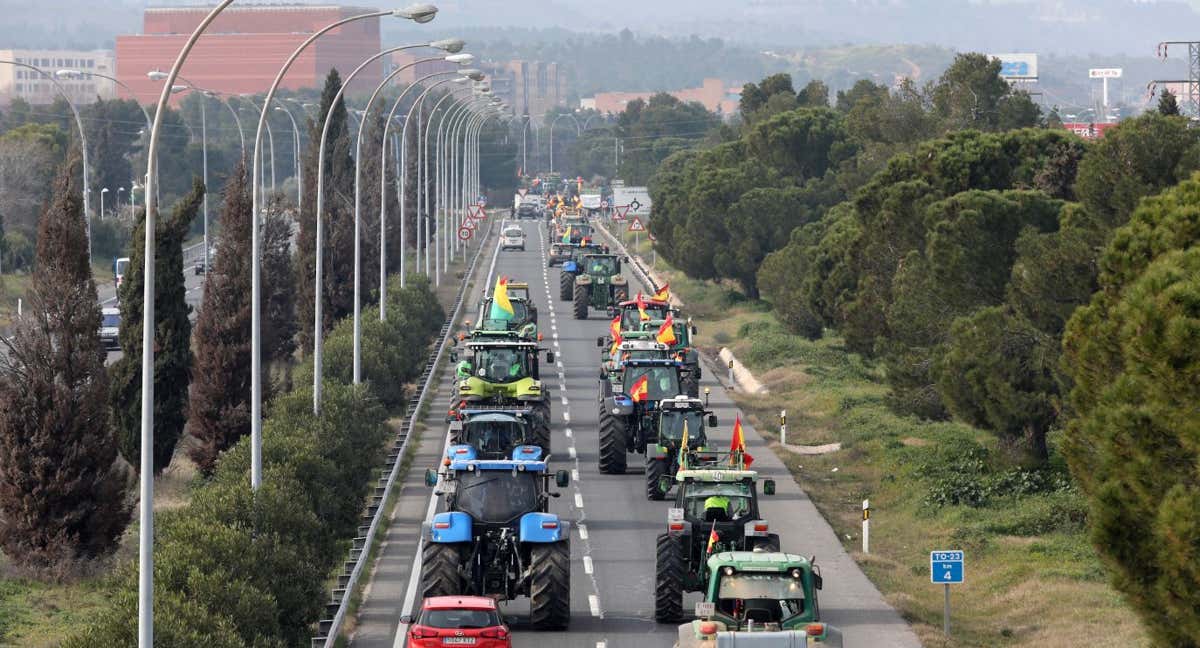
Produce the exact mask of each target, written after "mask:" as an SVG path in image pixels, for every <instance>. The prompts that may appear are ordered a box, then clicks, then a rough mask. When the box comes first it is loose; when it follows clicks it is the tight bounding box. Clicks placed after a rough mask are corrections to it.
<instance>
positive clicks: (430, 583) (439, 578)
mask: <svg viewBox="0 0 1200 648" xmlns="http://www.w3.org/2000/svg"><path fill="white" fill-rule="evenodd" d="M421 562H422V564H423V565H424V572H423V573H422V577H421V596H422V597H424V598H429V597H431V596H454V595H457V594H465V593H466V592H465V590H466V587H465V583H464V582H463V577H462V571H461V563H462V553H461V552H460V551H459V547H458V545H457V544H443V543H439V542H426V544H425V548H424V549H423V550H422V551H421Z"/></svg>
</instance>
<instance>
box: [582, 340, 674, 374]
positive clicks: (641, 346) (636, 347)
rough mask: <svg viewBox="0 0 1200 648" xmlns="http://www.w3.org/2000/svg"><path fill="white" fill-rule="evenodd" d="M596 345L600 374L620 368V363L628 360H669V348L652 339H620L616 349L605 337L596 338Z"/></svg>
mask: <svg viewBox="0 0 1200 648" xmlns="http://www.w3.org/2000/svg"><path fill="white" fill-rule="evenodd" d="M596 346H598V347H601V349H602V351H601V356H602V361H603V367H602V369H601V372H600V375H601V376H602V377H603V376H607V375H608V374H609V373H611V372H614V371H620V370H621V369H622V366H621V363H622V362H625V361H629V360H671V359H672V357H671V349H670V347H668V346H667V345H665V344H663V343H661V342H655V341H654V340H622V341H621V343H620V344H619V345H617V348H616V349H612V348H611V343H610V340H609V338H607V337H598V338H596Z"/></svg>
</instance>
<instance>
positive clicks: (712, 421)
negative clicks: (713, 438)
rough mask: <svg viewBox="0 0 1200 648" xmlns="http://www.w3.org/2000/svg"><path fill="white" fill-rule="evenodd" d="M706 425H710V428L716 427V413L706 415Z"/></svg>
mask: <svg viewBox="0 0 1200 648" xmlns="http://www.w3.org/2000/svg"><path fill="white" fill-rule="evenodd" d="M708 427H712V428H715V427H717V415H716V414H709V415H708Z"/></svg>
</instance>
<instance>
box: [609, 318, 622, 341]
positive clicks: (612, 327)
mask: <svg viewBox="0 0 1200 648" xmlns="http://www.w3.org/2000/svg"><path fill="white" fill-rule="evenodd" d="M608 337H610V338H612V340H613V343H614V344H620V343H621V316H620V315H617V316H616V317H614V318H613V321H611V322H609V323H608Z"/></svg>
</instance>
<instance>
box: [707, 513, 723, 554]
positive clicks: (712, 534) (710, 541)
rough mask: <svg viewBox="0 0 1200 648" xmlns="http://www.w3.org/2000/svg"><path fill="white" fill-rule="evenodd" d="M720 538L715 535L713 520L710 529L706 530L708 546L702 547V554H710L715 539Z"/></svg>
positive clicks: (715, 528)
mask: <svg viewBox="0 0 1200 648" xmlns="http://www.w3.org/2000/svg"><path fill="white" fill-rule="evenodd" d="M720 539H721V536H719V535H717V521H716V520H713V525H712V531H709V532H708V546H707V547H705V548H704V555H706V556H708V555H711V554H712V552H713V547H716V546H717V541H718V540H720Z"/></svg>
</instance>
